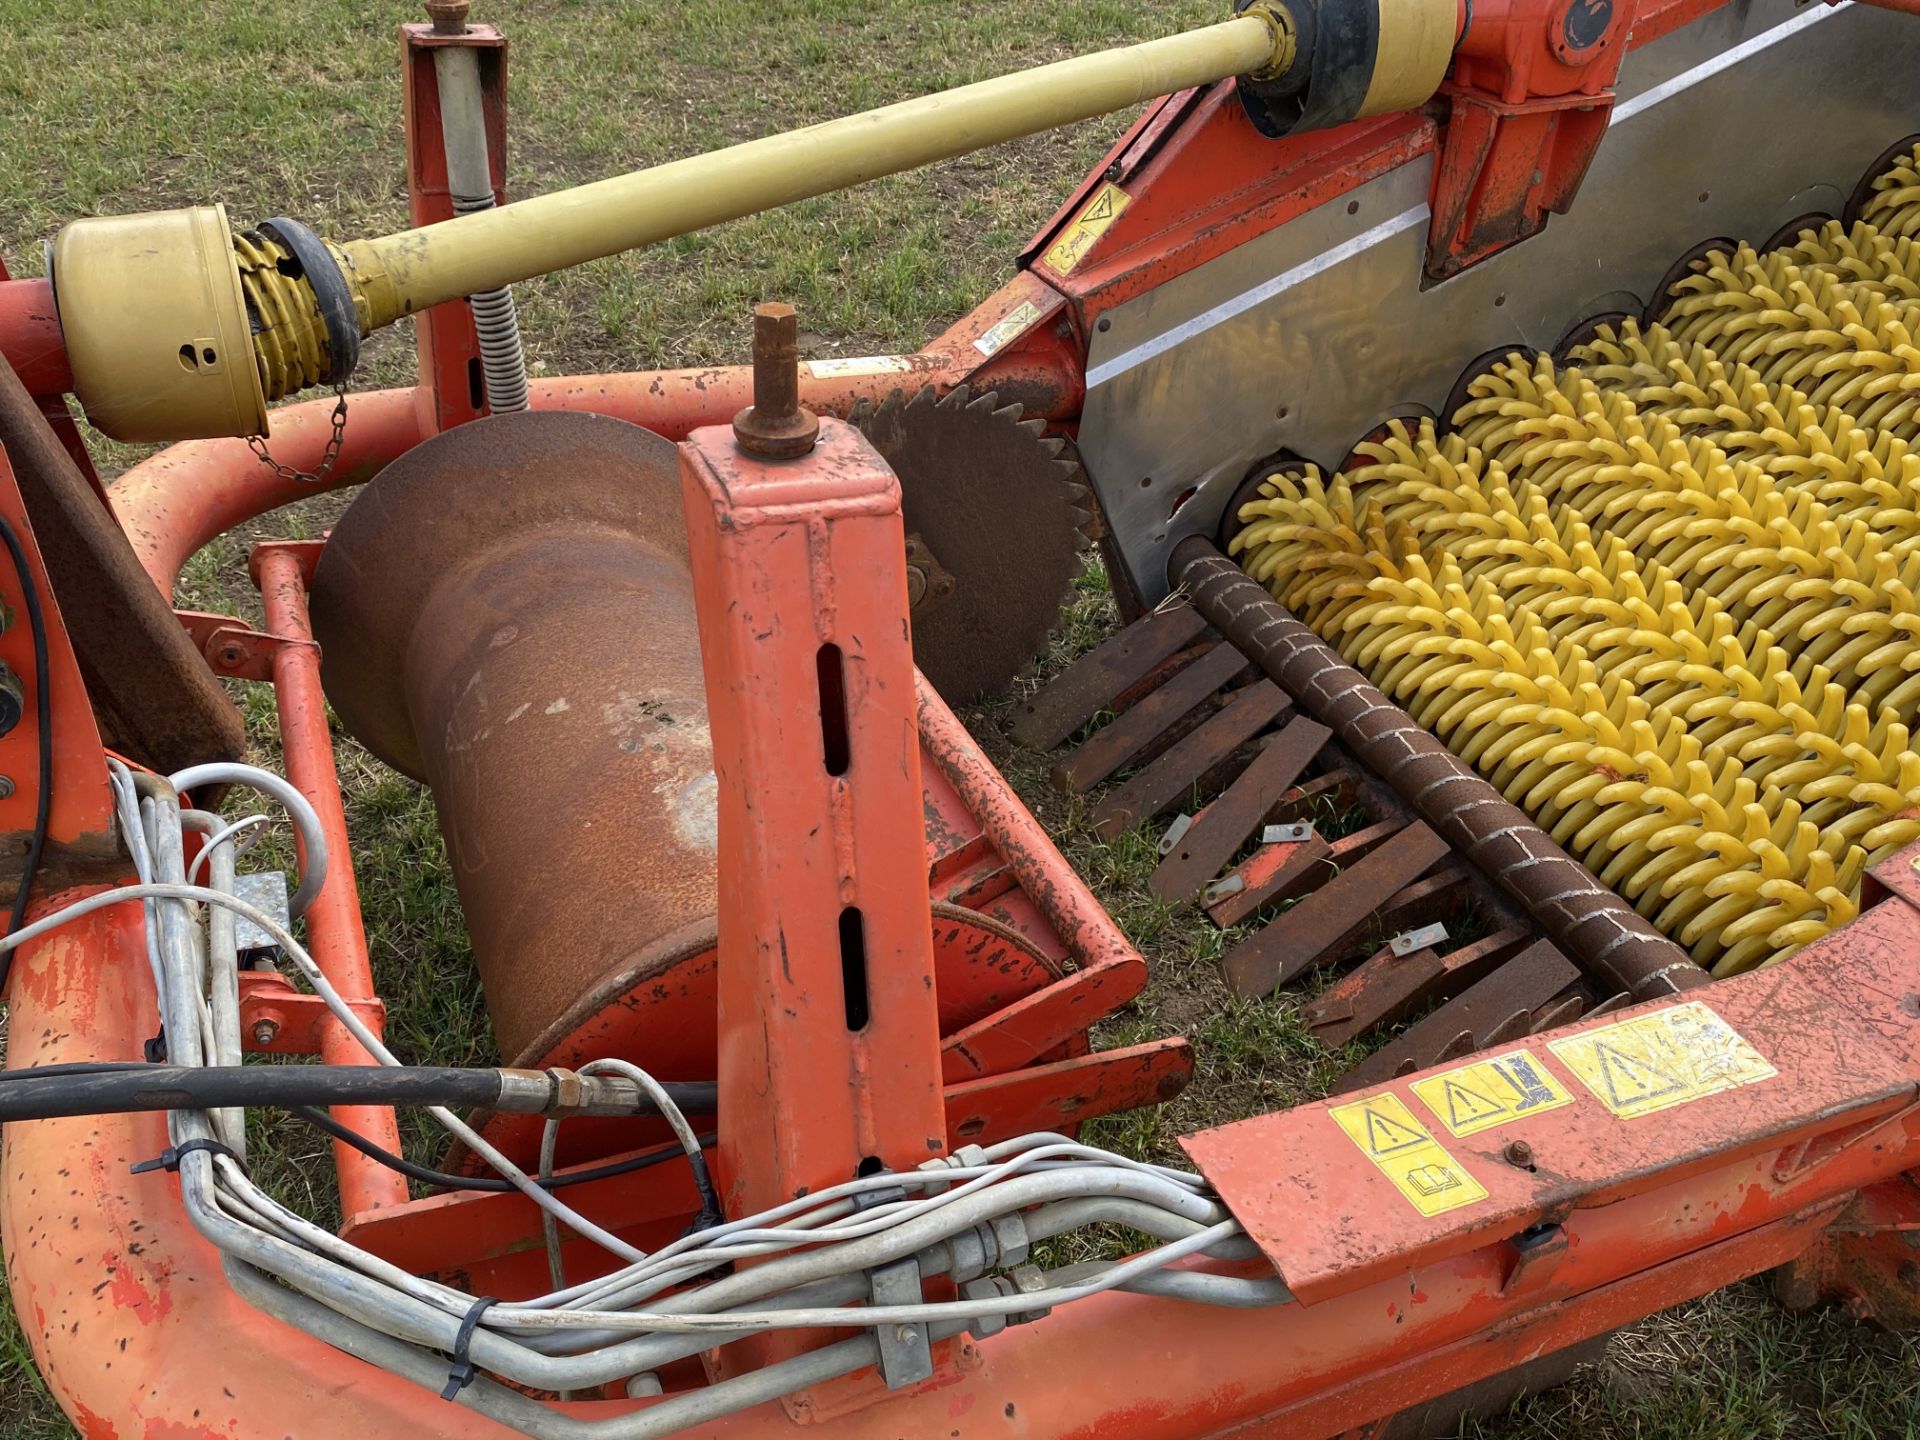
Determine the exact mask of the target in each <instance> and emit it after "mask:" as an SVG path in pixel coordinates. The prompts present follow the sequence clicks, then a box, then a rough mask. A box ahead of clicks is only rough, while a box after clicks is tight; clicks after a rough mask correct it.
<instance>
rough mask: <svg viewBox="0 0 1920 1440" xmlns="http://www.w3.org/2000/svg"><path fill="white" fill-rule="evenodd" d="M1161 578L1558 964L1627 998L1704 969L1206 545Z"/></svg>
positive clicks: (1178, 555) (1664, 988) (1659, 990)
mask: <svg viewBox="0 0 1920 1440" xmlns="http://www.w3.org/2000/svg"><path fill="white" fill-rule="evenodd" d="M1169 579H1171V580H1172V582H1173V583H1174V584H1175V585H1176V586H1178V587H1181V588H1184V589H1185V590H1186V592H1187V595H1188V597H1189V598H1190V599H1191V600H1192V602H1193V604H1194V607H1195V608H1196V609H1198V610H1199V611H1200V613H1201V614H1202V615H1204V616H1206V617H1207V621H1208V623H1209V624H1211V625H1212V626H1213V628H1214V629H1216V630H1218V631H1219V632H1220V633H1221V634H1222V635H1224V636H1225V637H1226V638H1227V641H1228V643H1230V644H1232V645H1233V646H1234V647H1235V648H1236V649H1238V650H1239V651H1240V652H1241V653H1242V654H1243V655H1245V656H1246V657H1247V658H1248V659H1249V660H1251V661H1252V662H1253V663H1254V664H1256V665H1258V666H1259V667H1260V668H1261V670H1262V671H1264V672H1265V673H1266V675H1267V677H1268V678H1269V679H1270V680H1272V681H1273V683H1274V684H1276V685H1278V686H1279V687H1280V688H1281V689H1282V690H1285V691H1286V692H1287V693H1288V694H1289V695H1291V696H1292V697H1293V698H1294V700H1295V701H1296V702H1297V703H1298V704H1299V705H1300V706H1301V707H1302V708H1303V709H1305V710H1306V712H1307V713H1308V714H1310V715H1312V716H1313V717H1314V719H1316V720H1318V721H1320V723H1321V724H1323V725H1327V726H1329V727H1331V728H1332V730H1333V732H1334V733H1335V734H1336V735H1338V736H1339V737H1340V739H1341V740H1342V741H1343V742H1344V743H1345V744H1346V745H1347V747H1348V748H1349V749H1351V750H1352V751H1353V752H1354V754H1355V755H1357V756H1359V758H1360V760H1361V761H1362V763H1364V764H1365V765H1367V766H1368V768H1370V769H1371V770H1372V771H1373V772H1374V773H1375V774H1377V775H1378V776H1380V778H1381V779H1383V780H1385V781H1386V782H1387V783H1388V784H1389V785H1391V786H1393V788H1394V789H1395V790H1396V791H1398V792H1399V793H1400V795H1401V796H1402V798H1404V799H1405V800H1406V802H1407V803H1408V804H1409V805H1411V806H1412V807H1413V808H1414V810H1415V811H1417V812H1418V813H1419V815H1420V817H1421V819H1423V820H1425V821H1426V822H1427V823H1428V824H1429V825H1431V826H1433V828H1434V829H1435V830H1437V831H1438V832H1439V833H1440V835H1441V836H1442V837H1443V838H1444V839H1445V840H1446V841H1447V843H1448V844H1450V845H1452V846H1453V847H1454V848H1455V849H1457V850H1459V851H1460V852H1461V853H1462V854H1463V855H1465V856H1466V857H1467V859H1468V860H1470V861H1472V862H1473V864H1475V865H1477V866H1479V867H1480V869H1481V870H1482V871H1483V872H1485V874H1486V875H1487V876H1488V877H1489V878H1490V879H1492V880H1493V881H1494V882H1495V883H1496V884H1498V885H1499V886H1500V888H1501V889H1503V890H1505V891H1506V892H1507V893H1508V894H1509V895H1511V896H1512V897H1513V898H1514V899H1515V900H1516V901H1517V902H1518V903H1519V904H1520V905H1521V906H1523V907H1524V908H1525V909H1526V911H1527V913H1528V914H1530V915H1531V916H1533V918H1534V919H1535V920H1536V921H1538V922H1539V925H1540V928H1541V929H1542V930H1544V931H1545V932H1546V934H1547V938H1548V939H1550V940H1552V941H1553V942H1554V943H1555V944H1556V945H1558V946H1559V947H1560V948H1561V949H1562V950H1564V951H1566V953H1567V956H1568V958H1569V959H1571V960H1573V961H1574V962H1575V963H1576V964H1578V965H1580V966H1582V967H1583V968H1584V969H1586V970H1587V971H1588V972H1589V973H1590V974H1592V975H1595V976H1596V977H1598V978H1599V979H1601V980H1603V981H1604V982H1605V983H1607V984H1609V985H1612V986H1614V987H1616V988H1617V989H1620V990H1624V991H1626V992H1628V993H1629V994H1631V995H1632V996H1633V997H1634V998H1635V999H1637V1000H1651V999H1655V998H1657V997H1659V996H1662V995H1675V994H1679V993H1680V992H1682V991H1685V990H1691V989H1693V988H1694V987H1696V986H1699V985H1704V984H1706V983H1707V978H1708V977H1707V973H1706V971H1704V970H1702V969H1701V968H1700V967H1699V966H1698V965H1696V964H1694V963H1693V961H1692V960H1690V959H1689V958H1688V957H1687V954H1686V952H1685V951H1684V950H1682V949H1681V948H1680V947H1679V946H1678V945H1675V944H1674V943H1673V942H1672V941H1671V940H1669V939H1667V938H1666V937H1665V936H1664V935H1662V934H1661V933H1660V932H1659V931H1658V930H1656V929H1654V928H1653V926H1652V925H1651V924H1650V923H1649V922H1648V921H1647V920H1645V919H1643V918H1642V917H1641V915H1640V914H1639V912H1638V911H1636V910H1635V909H1634V908H1633V907H1632V906H1631V905H1629V904H1627V902H1626V901H1624V900H1622V899H1621V898H1620V897H1619V896H1618V895H1616V894H1614V893H1613V892H1612V891H1611V890H1609V889H1607V888H1606V886H1604V885H1602V884H1601V883H1600V882H1599V881H1598V880H1596V879H1594V878H1593V876H1592V874H1591V873H1590V872H1589V871H1588V870H1587V868H1586V867H1585V866H1584V865H1582V864H1581V863H1580V862H1579V861H1577V860H1575V859H1574V858H1573V857H1572V856H1571V855H1569V854H1567V852H1566V851H1565V850H1563V849H1561V848H1560V846H1559V845H1557V844H1555V843H1554V841H1553V839H1552V838H1551V837H1550V836H1549V835H1548V834H1547V833H1546V832H1545V831H1544V830H1542V829H1541V828H1540V827H1539V826H1538V825H1535V824H1534V823H1533V821H1531V820H1529V819H1528V818H1527V816H1526V814H1525V813H1524V812H1523V811H1521V810H1520V809H1519V808H1518V807H1517V806H1515V805H1513V804H1511V803H1509V802H1508V801H1507V800H1506V799H1505V797H1503V796H1502V795H1501V794H1500V792H1499V791H1498V790H1495V789H1494V788H1493V786H1491V785H1489V784H1488V783H1487V782H1486V781H1485V780H1482V779H1481V778H1480V777H1479V776H1478V775H1476V774H1475V773H1474V772H1473V770H1472V769H1471V768H1470V767H1469V766H1468V765H1467V764H1466V763H1465V762H1463V761H1462V760H1460V759H1459V758H1458V757H1457V756H1455V755H1454V754H1453V753H1452V752H1451V751H1449V750H1448V749H1447V747H1446V746H1444V745H1442V744H1441V743H1440V742H1439V741H1438V740H1436V739H1435V738H1434V737H1433V736H1432V735H1430V734H1428V733H1427V732H1426V731H1425V730H1423V729H1421V728H1420V726H1419V725H1417V724H1415V723H1414V720H1413V717H1412V716H1410V715H1408V714H1407V712H1406V711H1404V710H1402V709H1401V708H1400V707H1399V706H1398V705H1395V704H1394V703H1393V702H1392V701H1391V700H1389V699H1387V697H1386V696H1385V695H1383V694H1381V692H1380V691H1379V690H1378V689H1376V688H1375V687H1374V686H1373V684H1372V683H1371V682H1369V681H1368V679H1367V678H1366V676H1364V675H1362V674H1361V673H1360V672H1359V671H1358V670H1356V669H1354V668H1353V667H1352V666H1351V665H1349V664H1347V662H1346V661H1345V660H1343V659H1341V658H1340V656H1339V654H1338V652H1336V651H1335V650H1333V649H1332V648H1330V647H1329V646H1327V645H1325V644H1323V643H1322V642H1321V641H1320V639H1319V637H1317V636H1316V635H1315V634H1314V633H1313V632H1312V631H1311V630H1309V629H1308V628H1307V627H1306V626H1305V625H1302V624H1301V623H1300V622H1299V621H1298V620H1296V619H1294V618H1293V616H1291V615H1289V614H1288V613H1287V611H1286V609H1285V608H1284V607H1283V606H1281V605H1280V604H1279V603H1278V602H1276V601H1275V600H1274V599H1273V598H1272V597H1271V596H1269V595H1268V594H1267V592H1266V591H1265V590H1263V589H1262V588H1261V587H1260V585H1259V584H1258V583H1257V582H1255V581H1254V580H1252V579H1250V578H1248V576H1247V573H1246V572H1245V571H1244V570H1242V569H1241V568H1240V567H1239V566H1238V565H1236V564H1234V563H1233V561H1231V560H1229V559H1227V557H1226V556H1224V555H1222V554H1221V553H1220V551H1219V550H1218V548H1216V547H1215V545H1214V544H1213V542H1212V541H1211V540H1208V539H1206V538H1205V537H1204V536H1198V535H1195V536H1191V537H1189V538H1188V539H1186V540H1183V541H1181V542H1180V544H1179V545H1178V546H1177V547H1176V548H1175V550H1174V552H1173V561H1172V564H1171V565H1170V566H1169Z"/></svg>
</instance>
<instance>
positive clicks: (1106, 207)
mask: <svg viewBox="0 0 1920 1440" xmlns="http://www.w3.org/2000/svg"><path fill="white" fill-rule="evenodd" d="M1132 200H1133V197H1132V196H1130V195H1129V194H1127V192H1126V191H1124V190H1122V189H1121V188H1120V187H1119V186H1118V185H1115V184H1114V183H1113V182H1112V181H1111V180H1109V181H1107V182H1106V183H1105V184H1104V185H1102V186H1101V187H1100V188H1099V189H1098V190H1096V191H1094V192H1093V199H1091V200H1089V201H1088V202H1087V205H1086V208H1085V209H1084V210H1082V211H1081V212H1080V213H1079V214H1078V215H1077V216H1075V217H1074V219H1073V220H1072V222H1071V223H1070V224H1068V226H1067V228H1066V229H1065V230H1062V231H1061V232H1060V238H1059V239H1058V240H1056V241H1054V242H1053V244H1051V245H1049V246H1048V247H1047V251H1046V254H1045V255H1043V256H1042V257H1041V258H1042V259H1043V260H1045V261H1046V262H1047V264H1048V265H1049V266H1051V267H1052V269H1053V271H1054V273H1055V274H1056V275H1071V274H1072V273H1073V270H1074V267H1075V266H1077V265H1078V264H1079V263H1080V262H1081V261H1082V260H1084V259H1086V256H1087V252H1088V251H1089V250H1091V249H1093V245H1094V242H1095V241H1096V240H1098V239H1099V238H1100V237H1101V236H1102V235H1104V234H1106V233H1107V231H1108V230H1109V229H1111V228H1112V227H1113V222H1114V221H1116V220H1118V219H1119V218H1120V212H1121V211H1123V210H1125V209H1126V208H1127V206H1128V205H1129V204H1130V203H1132Z"/></svg>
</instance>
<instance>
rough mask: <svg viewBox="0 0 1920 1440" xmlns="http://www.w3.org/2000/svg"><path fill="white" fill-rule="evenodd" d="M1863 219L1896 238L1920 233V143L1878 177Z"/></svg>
mask: <svg viewBox="0 0 1920 1440" xmlns="http://www.w3.org/2000/svg"><path fill="white" fill-rule="evenodd" d="M1860 218H1861V219H1862V220H1865V221H1866V222H1867V223H1868V224H1870V225H1872V226H1874V227H1875V228H1876V229H1878V230H1879V231H1880V233H1881V234H1883V235H1889V236H1893V237H1894V238H1896V239H1906V238H1907V237H1909V236H1915V235H1920V145H1916V146H1915V147H1914V148H1913V149H1912V150H1909V151H1908V152H1907V153H1906V154H1905V155H1903V156H1901V157H1900V159H1899V160H1897V161H1895V162H1894V163H1893V164H1892V165H1890V166H1888V167H1887V169H1885V170H1883V171H1881V172H1880V174H1879V175H1878V176H1877V177H1875V179H1874V182H1873V187H1872V194H1871V196H1870V197H1869V199H1868V200H1867V203H1866V204H1865V205H1864V206H1862V207H1861V211H1860Z"/></svg>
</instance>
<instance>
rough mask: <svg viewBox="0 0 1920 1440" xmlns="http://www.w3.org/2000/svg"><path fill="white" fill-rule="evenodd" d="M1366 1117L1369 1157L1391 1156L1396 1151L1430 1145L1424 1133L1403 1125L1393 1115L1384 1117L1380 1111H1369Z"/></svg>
mask: <svg viewBox="0 0 1920 1440" xmlns="http://www.w3.org/2000/svg"><path fill="white" fill-rule="evenodd" d="M1366 1115H1367V1153H1368V1154H1369V1155H1391V1154H1392V1153H1393V1152H1394V1151H1396V1150H1405V1149H1407V1148H1409V1147H1410V1146H1414V1145H1425V1144H1428V1143H1429V1139H1428V1137H1427V1135H1426V1134H1425V1133H1424V1132H1422V1131H1419V1130H1416V1129H1414V1128H1413V1127H1412V1126H1411V1125H1407V1124H1403V1123H1402V1122H1400V1121H1398V1120H1396V1119H1394V1118H1393V1117H1392V1116H1391V1115H1382V1114H1381V1113H1380V1112H1379V1111H1378V1110H1368V1111H1367V1112H1366Z"/></svg>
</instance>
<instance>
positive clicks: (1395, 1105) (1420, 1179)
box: [1327, 1095, 1487, 1215]
mask: <svg viewBox="0 0 1920 1440" xmlns="http://www.w3.org/2000/svg"><path fill="white" fill-rule="evenodd" d="M1327 1113H1328V1114H1329V1115H1331V1116H1332V1117H1333V1120H1334V1123H1335V1124H1336V1125H1338V1126H1339V1127H1340V1128H1341V1130H1342V1131H1344V1132H1345V1133H1346V1136H1347V1138H1348V1139H1349V1140H1351V1141H1353V1143H1354V1144H1356V1145H1358V1146H1359V1147H1360V1151H1361V1153H1362V1154H1364V1155H1365V1156H1366V1157H1367V1158H1368V1159H1369V1160H1371V1161H1373V1163H1374V1164H1375V1165H1376V1166H1378V1167H1379V1170H1380V1173H1381V1174H1383V1175H1385V1176H1386V1177H1387V1179H1389V1180H1391V1181H1392V1182H1393V1184H1394V1188H1395V1189H1397V1190H1399V1192H1400V1193H1401V1194H1402V1195H1404V1196H1406V1197H1407V1199H1408V1200H1410V1201H1412V1202H1413V1207H1414V1209H1416V1210H1418V1211H1419V1212H1420V1213H1421V1214H1422V1215H1443V1214H1445V1213H1446V1212H1447V1211H1449V1210H1457V1209H1459V1208H1460V1207H1461V1206H1462V1205H1471V1204H1473V1203H1474V1202H1475V1201H1476V1200H1484V1199H1486V1198H1487V1192H1486V1190H1485V1189H1484V1188H1482V1186H1481V1184H1480V1182H1479V1181H1478V1180H1475V1179H1474V1178H1473V1176H1471V1175H1469V1174H1468V1173H1467V1172H1466V1170H1465V1168H1464V1167H1463V1166H1461V1164H1460V1163H1459V1161H1457V1160H1455V1159H1454V1158H1453V1156H1451V1155H1449V1154H1448V1153H1447V1151H1446V1147H1444V1146H1443V1145H1441V1143H1440V1142H1439V1141H1438V1140H1436V1139H1434V1138H1433V1136H1432V1135H1430V1134H1429V1133H1428V1132H1427V1128H1426V1126H1424V1125H1422V1124H1421V1123H1420V1122H1419V1121H1418V1120H1416V1119H1415V1118H1414V1115H1413V1112H1412V1111H1411V1110H1409V1109H1408V1108H1407V1106H1406V1102H1404V1101H1403V1100H1401V1098H1400V1097H1399V1096H1398V1095H1375V1096H1374V1097H1373V1098H1371V1099H1369V1100H1355V1101H1352V1102H1350V1103H1348V1104H1345V1105H1335V1106H1333V1107H1332V1108H1331V1109H1330V1110H1328V1111H1327Z"/></svg>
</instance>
